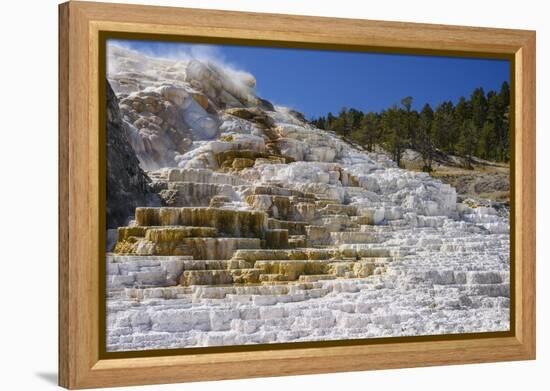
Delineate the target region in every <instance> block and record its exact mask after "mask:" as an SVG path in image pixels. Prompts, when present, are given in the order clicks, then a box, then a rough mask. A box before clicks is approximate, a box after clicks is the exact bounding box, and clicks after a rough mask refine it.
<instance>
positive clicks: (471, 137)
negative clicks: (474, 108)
mask: <svg viewBox="0 0 550 391" xmlns="http://www.w3.org/2000/svg"><path fill="white" fill-rule="evenodd" d="M476 146H477V132H476V126H475V123H474V121H473V120H471V119H469V120H466V121H464V122H463V124H462V127H461V132H460V138H459V141H458V145H457V150H458V152H459V153H460V155H461V156H462V157H464V158H465V159H466V164H465V166H466V168H468V169H473V166H472V156H473V154H474V152H475V150H476Z"/></svg>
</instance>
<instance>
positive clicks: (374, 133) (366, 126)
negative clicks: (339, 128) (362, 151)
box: [359, 112, 380, 151]
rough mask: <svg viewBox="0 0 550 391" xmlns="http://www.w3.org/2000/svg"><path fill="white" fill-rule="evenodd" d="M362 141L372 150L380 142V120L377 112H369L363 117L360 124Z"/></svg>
mask: <svg viewBox="0 0 550 391" xmlns="http://www.w3.org/2000/svg"><path fill="white" fill-rule="evenodd" d="M359 134H360V138H361V139H360V140H361V141H360V143H361V144H362V145H364V146H365V147H366V148H367V150H368V151H372V150H373V147H374V145H375V144H377V143H378V142H379V137H380V120H379V118H378V116H377V115H376V114H375V113H372V112H371V113H367V114H365V115H363V117H362V118H361V122H360V125H359Z"/></svg>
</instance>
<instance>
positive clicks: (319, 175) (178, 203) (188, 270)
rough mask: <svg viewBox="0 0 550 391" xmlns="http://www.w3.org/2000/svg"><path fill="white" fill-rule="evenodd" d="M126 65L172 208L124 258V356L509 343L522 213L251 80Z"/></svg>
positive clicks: (119, 263)
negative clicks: (286, 345) (468, 197)
mask: <svg viewBox="0 0 550 391" xmlns="http://www.w3.org/2000/svg"><path fill="white" fill-rule="evenodd" d="M109 58H110V62H111V63H112V64H114V65H113V70H112V72H110V74H109V78H110V80H112V82H113V84H114V86H115V91H117V94H118V95H119V96H120V98H121V102H120V104H121V113H122V115H123V117H124V121H125V123H128V124H129V126H128V129H129V132H130V135H131V137H130V141H131V143H132V145H134V146H135V148H136V151H137V156H138V159H139V161H140V162H141V164H143V165H144V166H145V167H147V169H148V172H147V173H148V176H149V177H150V178H151V188H153V189H155V191H156V192H158V193H159V195H160V197H161V199H162V203H163V205H162V206H161V207H146V206H147V205H146V204H143V205H138V206H140V207H138V208H136V210H135V215H134V216H133V220H132V222H131V223H130V224H121V226H120V227H119V228H118V237H117V242H116V245H115V246H114V252H113V253H110V254H108V257H107V260H108V276H107V289H108V301H107V314H108V332H107V335H108V336H107V344H108V349H109V350H131V349H149V348H164V347H169V348H174V347H191V346H217V345H230V344H249V343H271V342H291V341H312V340H327V339H342V338H373V337H388V336H403V335H421V334H422V335H425V334H441V333H445V334H446V333H459V332H481V331H496V330H506V329H508V327H509V311H508V306H509V304H510V299H509V287H510V285H509V245H510V240H509V239H510V237H509V234H508V232H509V223H508V216H507V215H506V214H503V213H501V212H499V211H497V210H495V209H494V208H492V207H491V206H490V205H484V204H479V203H473V202H466V201H465V202H460V201H459V200H457V195H456V191H455V189H454V188H453V187H452V186H450V185H448V184H445V183H442V182H440V181H438V180H436V179H434V178H432V177H430V176H429V175H428V174H425V173H420V172H413V171H407V170H403V169H400V168H398V167H397V166H396V165H395V164H394V162H392V161H391V160H389V159H388V158H387V156H386V155H385V154H378V153H370V152H367V151H365V150H363V149H362V148H361V147H358V146H356V145H351V144H349V143H348V142H347V141H345V140H343V139H341V138H339V137H337V136H336V135H335V134H334V133H331V132H327V131H324V130H321V129H317V128H315V127H313V126H312V125H310V124H308V123H307V122H305V120H304V117H303V115H301V114H300V113H298V112H295V111H293V110H291V109H288V108H284V107H280V106H273V105H271V104H270V103H269V102H267V101H265V100H262V99H260V98H258V97H256V96H255V94H254V86H255V80H254V78H253V77H252V76H250V75H246V74H243V73H238V72H237V73H235V72H234V71H231V70H229V69H225V68H223V67H221V66H219V65H216V64H211V63H208V62H200V61H196V60H181V61H170V60H160V59H152V58H148V57H145V56H142V55H140V54H137V53H132V52H128V51H126V50H122V49H116V50H112V51H110V54H109ZM130 125H131V126H130Z"/></svg>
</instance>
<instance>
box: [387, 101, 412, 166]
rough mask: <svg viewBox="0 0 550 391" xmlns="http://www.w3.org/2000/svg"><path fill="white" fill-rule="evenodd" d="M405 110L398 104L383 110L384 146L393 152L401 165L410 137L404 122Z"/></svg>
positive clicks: (398, 164)
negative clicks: (408, 137)
mask: <svg viewBox="0 0 550 391" xmlns="http://www.w3.org/2000/svg"><path fill="white" fill-rule="evenodd" d="M404 113H405V111H404V110H402V109H399V108H398V107H397V106H393V107H392V108H390V109H388V110H386V111H383V112H382V115H381V124H382V129H383V132H384V146H385V147H386V149H387V150H388V151H390V152H391V154H392V157H393V160H394V161H395V162H396V163H397V166H399V167H401V156H402V155H403V151H404V150H405V147H406V145H407V142H408V139H407V134H406V127H405V123H404V118H405V115H404Z"/></svg>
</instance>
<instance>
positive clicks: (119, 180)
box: [106, 82, 160, 228]
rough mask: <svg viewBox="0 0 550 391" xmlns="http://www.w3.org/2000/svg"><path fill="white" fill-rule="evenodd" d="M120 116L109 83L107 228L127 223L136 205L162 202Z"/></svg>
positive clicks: (116, 100) (117, 104)
mask: <svg viewBox="0 0 550 391" xmlns="http://www.w3.org/2000/svg"><path fill="white" fill-rule="evenodd" d="M129 131H130V130H129V129H128V128H127V126H126V124H125V123H124V121H122V119H121V115H120V110H119V103H118V99H117V97H116V96H115V93H114V92H113V90H112V88H111V85H110V84H109V82H107V203H106V205H107V228H116V227H118V226H120V225H124V224H126V223H127V221H128V217H129V216H131V215H132V214H133V212H134V209H135V208H136V207H137V206H146V205H158V204H160V202H159V199H158V197H157V195H156V194H154V193H153V191H152V189H151V188H150V182H151V180H150V179H149V177H148V176H147V175H146V174H145V172H144V171H143V170H142V169H141V167H140V166H139V161H138V159H137V157H136V154H135V152H134V150H133V148H132V146H131V144H130V142H129V140H128V134H129Z"/></svg>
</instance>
